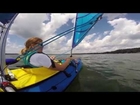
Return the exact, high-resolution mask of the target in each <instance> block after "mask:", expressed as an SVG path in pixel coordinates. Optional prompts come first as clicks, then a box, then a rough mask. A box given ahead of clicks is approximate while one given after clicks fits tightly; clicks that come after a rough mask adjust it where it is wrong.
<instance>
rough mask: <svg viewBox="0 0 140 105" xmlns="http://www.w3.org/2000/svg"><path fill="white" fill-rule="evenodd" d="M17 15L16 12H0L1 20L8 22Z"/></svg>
mask: <svg viewBox="0 0 140 105" xmlns="http://www.w3.org/2000/svg"><path fill="white" fill-rule="evenodd" d="M15 15H16V13H0V22H1V23H3V24H7V23H9V21H10V20H11V19H12V18H13V17H14V16H15Z"/></svg>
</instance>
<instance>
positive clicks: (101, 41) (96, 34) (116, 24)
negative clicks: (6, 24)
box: [6, 13, 140, 54]
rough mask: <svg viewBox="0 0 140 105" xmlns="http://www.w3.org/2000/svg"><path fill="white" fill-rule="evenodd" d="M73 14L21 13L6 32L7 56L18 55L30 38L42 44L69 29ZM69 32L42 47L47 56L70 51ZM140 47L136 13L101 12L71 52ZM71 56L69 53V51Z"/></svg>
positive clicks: (139, 16)
mask: <svg viewBox="0 0 140 105" xmlns="http://www.w3.org/2000/svg"><path fill="white" fill-rule="evenodd" d="M75 16H76V13H36V14H35V13H21V14H18V16H17V18H16V19H15V21H14V23H13V24H12V27H11V29H10V31H9V35H8V38H7V44H6V53H19V52H20V50H21V49H22V48H24V43H25V41H26V40H27V39H28V38H30V37H33V36H37V37H40V38H42V39H43V40H44V41H45V40H47V39H49V38H51V37H53V36H55V35H57V34H59V33H61V32H64V31H66V30H67V29H70V28H72V27H73V25H74V20H75ZM71 46H72V33H70V34H68V35H66V36H63V37H61V38H60V39H57V40H55V41H53V42H52V43H50V44H48V45H47V46H45V47H44V50H43V51H44V52H45V53H48V54H51V53H53V54H58V53H59V54H61V53H64V52H66V51H70V50H71ZM134 47H140V14H139V13H104V14H103V18H102V19H101V20H100V21H98V22H97V23H96V24H95V25H94V27H93V28H92V29H91V30H90V31H89V33H88V34H87V36H86V37H85V38H84V39H83V40H82V42H81V43H80V44H79V45H78V46H77V47H75V48H74V49H73V52H74V53H95V52H105V51H113V50H117V49H124V48H134ZM68 53H70V52H68Z"/></svg>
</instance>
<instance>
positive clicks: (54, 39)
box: [17, 24, 88, 59]
mask: <svg viewBox="0 0 140 105" xmlns="http://www.w3.org/2000/svg"><path fill="white" fill-rule="evenodd" d="M87 25H88V24H87ZM81 27H82V26H81ZM78 28H80V27H78ZM71 29H73V28H71ZM72 31H74V29H73V30H71V31H69V32H67V33H65V32H66V31H65V32H63V33H65V34H63V35H61V36H58V35H60V34H58V35H56V36H54V37H52V38H50V39H48V40H46V41H44V42H42V43H45V42H47V41H49V40H51V39H53V38H56V37H58V38H60V37H62V36H64V35H67V34H69V33H71V32H72ZM61 34H62V33H61ZM58 38H56V39H58ZM56 39H54V40H56ZM54 40H52V41H54ZM52 41H50V42H48V43H46V44H44V45H43V46H45V45H47V44H49V43H51V42H52ZM40 44H41V43H40ZM37 46H39V45H36V46H35V47H34V48H32V49H30V50H29V51H27V53H25V55H19V56H18V57H17V59H18V58H20V57H21V56H26V54H27V55H28V53H29V52H30V51H32V50H38V49H39V48H37V49H35V48H36V47H37ZM34 52H35V51H34ZM22 58H24V57H21V59H22Z"/></svg>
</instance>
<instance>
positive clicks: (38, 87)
mask: <svg viewBox="0 0 140 105" xmlns="http://www.w3.org/2000/svg"><path fill="white" fill-rule="evenodd" d="M75 64H76V63H75V62H72V63H70V65H69V66H68V67H67V68H66V70H65V71H64V72H59V73H57V74H55V75H54V76H52V77H50V78H48V79H46V80H43V81H41V82H39V83H36V84H34V85H32V86H29V87H26V88H23V89H21V90H18V91H19V92H63V91H65V89H66V88H67V87H68V86H69V85H70V84H71V82H72V81H73V80H74V78H75V77H76V76H77V75H78V73H79V72H80V71H81V69H82V65H83V64H82V61H81V59H77V65H75Z"/></svg>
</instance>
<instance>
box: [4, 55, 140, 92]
mask: <svg viewBox="0 0 140 105" xmlns="http://www.w3.org/2000/svg"><path fill="white" fill-rule="evenodd" d="M75 56H76V57H80V58H81V59H82V61H83V69H82V71H81V72H80V74H79V75H78V76H77V77H76V78H75V80H74V81H73V82H72V84H71V85H70V86H69V87H68V89H67V90H66V92H137V91H140V53H136V54H89V55H75ZM6 57H7V58H15V57H17V55H6ZM61 58H65V56H61ZM20 64H21V62H19V63H17V64H15V65H12V66H9V67H10V68H15V66H16V65H20Z"/></svg>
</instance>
